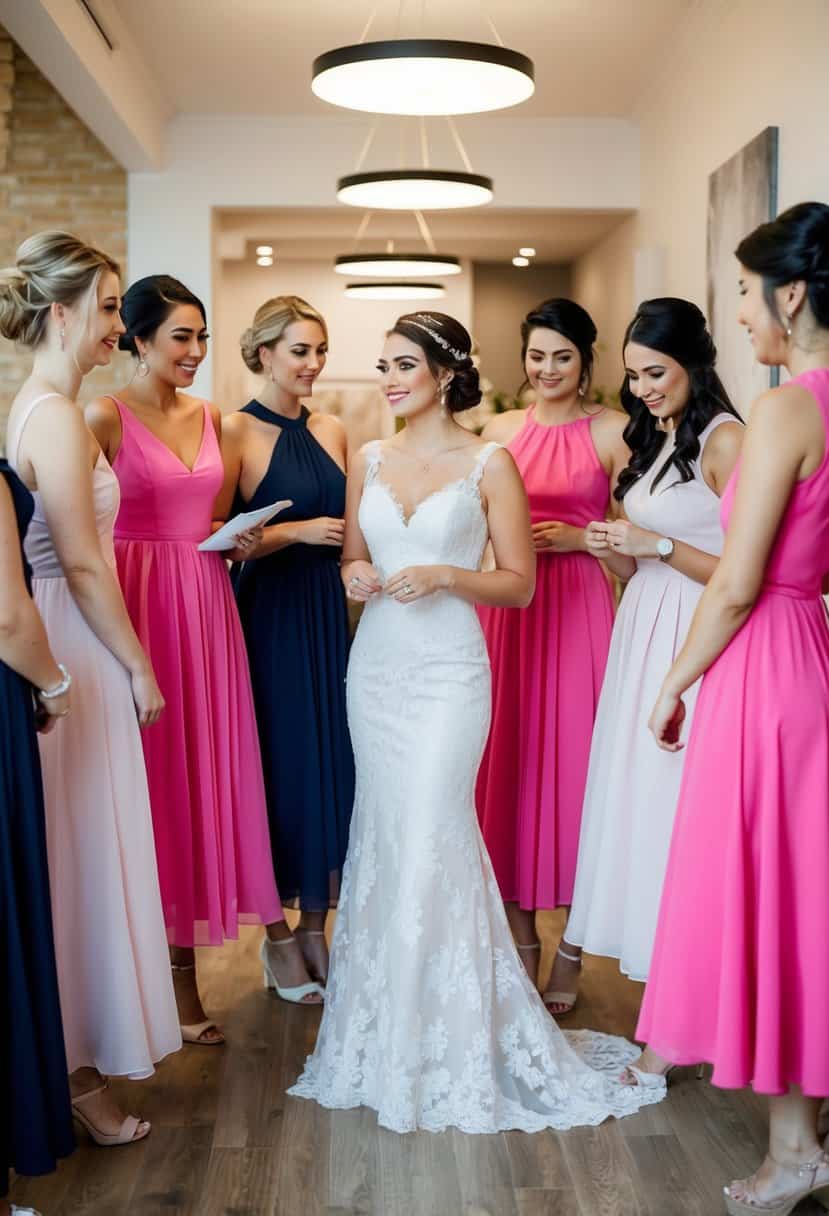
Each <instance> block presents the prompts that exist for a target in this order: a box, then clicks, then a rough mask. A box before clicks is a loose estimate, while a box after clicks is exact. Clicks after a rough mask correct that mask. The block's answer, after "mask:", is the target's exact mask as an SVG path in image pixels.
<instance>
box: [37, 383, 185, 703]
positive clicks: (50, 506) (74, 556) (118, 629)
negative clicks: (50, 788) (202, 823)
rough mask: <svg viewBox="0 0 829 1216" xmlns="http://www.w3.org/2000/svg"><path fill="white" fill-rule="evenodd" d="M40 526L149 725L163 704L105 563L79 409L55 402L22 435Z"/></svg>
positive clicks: (88, 447) (86, 438) (85, 433)
mask: <svg viewBox="0 0 829 1216" xmlns="http://www.w3.org/2000/svg"><path fill="white" fill-rule="evenodd" d="M24 443H25V448H26V456H27V459H28V461H29V463H30V464H31V466H32V468H33V469H34V472H35V477H36V480H37V488H38V490H39V492H40V498H41V502H42V503H43V512H44V515H45V517H46V523H47V526H48V528H49V533H50V536H51V538H52V543H53V544H54V546H55V550H56V552H57V555H58V558H59V560H60V564H61V567H62V568H63V573H64V575H65V577H66V581H67V583H68V584H69V589H70V591H71V592H72V596H73V598H74V600H75V602H76V603H77V605H78V608H79V609H80V611H81V613H82V615H83V617H84V619H85V620H86V622H87V624H88V625H89V627H90V628H91V629H92V631H93V633H95V635H96V637H98V638H99V639H100V641H101V642H103V644H104V645H105V646H106V647H107V649H108V650H110V651H111V652H112V653H113V654H114V655H115V657H116V658H117V659H118V660H119V661H120V662H121V663H122V664H123V665H124V667H126V669H127V671H128V672H129V673H130V676H131V678H132V687H133V696H134V697H135V702H136V707H137V709H138V715H139V720H140V722H141V724H142V726H146V725H149V724H150V723H152V722H155V721H156V719H157V718H158V716H159V714H160V713H161V710H162V709H163V708H164V699H163V697H162V696H161V693H160V692H159V689H158V685H157V684H156V682H155V676H154V675H153V670H152V666H151V664H150V660H149V659H148V657H147V655H146V654H145V652H144V650H143V648H142V646H141V643H140V642H139V640H138V637H137V636H136V633H135V630H134V629H133V627H132V623H131V622H130V618H129V615H128V613H127V609H126V605H125V604H124V597H123V595H122V594H121V588H120V587H119V585H118V580H117V578H116V576H115V573H114V571H113V570H112V569H111V567H110V566H109V565H108V563H107V562H106V560H105V558H104V555H103V552H102V550H101V544H100V540H99V537H98V531H97V527H96V522H95V508H94V502H93V487H92V443H93V441H92V437H91V435H90V432H89V430H88V428H87V427H86V425H85V424H84V420H83V417H82V416H81V413H80V411H79V410H78V409H77V407H76V406H75V405H73V404H72V403H71V402H69V401H67V400H65V399H63V400H59V399H58V398H53V399H50V400H49V401H48V402H45V403H44V404H43V405H41V406H40V407H39V408H38V409H37V410H36V411H35V412H34V413H33V414H32V416H31V418H30V419H29V422H28V423H27V425H26V430H25V432H24Z"/></svg>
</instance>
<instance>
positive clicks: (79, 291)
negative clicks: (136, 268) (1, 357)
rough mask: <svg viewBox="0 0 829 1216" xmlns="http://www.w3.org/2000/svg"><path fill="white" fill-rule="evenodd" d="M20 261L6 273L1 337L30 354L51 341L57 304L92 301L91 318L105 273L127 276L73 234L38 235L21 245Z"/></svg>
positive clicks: (0, 297)
mask: <svg viewBox="0 0 829 1216" xmlns="http://www.w3.org/2000/svg"><path fill="white" fill-rule="evenodd" d="M16 258H17V260H16V262H15V264H14V266H9V267H7V268H6V269H5V270H0V334H2V335H3V337H4V338H8V339H10V341H12V342H19V343H20V344H21V345H23V346H27V347H29V348H30V349H35V348H36V347H38V346H40V344H41V342H42V341H43V339H44V338H45V336H46V327H47V324H48V321H49V315H50V309H51V306H52V305H53V304H64V305H66V306H71V305H75V304H77V303H78V302H79V301H80V300H82V299H83V298H84V297H85V296H86V297H87V298H88V301H89V310H88V314H87V316H88V317H89V316H91V314H92V310H93V307H94V305H93V299H96V296H97V288H98V280H99V279H100V277H101V275H102V274H103V272H104V271H106V270H111V271H112V272H113V274H116V275H118V276H119V277H120V274H121V269H120V267H119V265H118V263H117V262H116V261H115V259H114V258H111V257H110V256H109V254H107V253H104V252H103V251H102V250H101V249H96V248H95V246H94V245H87V243H86V242H85V241H82V240H81V239H80V237H77V236H73V235H72V233H71V232H55V231H50V232H37V233H35V235H34V236H30V237H28V238H27V239H26V240H25V241H24V242H23V243H22V245H20V246H18V249H17V255H16Z"/></svg>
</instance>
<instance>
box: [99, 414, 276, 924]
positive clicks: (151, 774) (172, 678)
mask: <svg viewBox="0 0 829 1216" xmlns="http://www.w3.org/2000/svg"><path fill="white" fill-rule="evenodd" d="M113 400H115V398H113ZM116 404H117V406H118V412H119V414H120V415H121V446H120V448H119V449H118V454H117V455H116V457H115V460H114V461H113V468H114V470H115V473H116V475H117V477H118V481H119V484H120V487H121V509H120V511H119V513H118V519H117V521H116V524H115V556H116V560H117V563H118V575H119V578H120V580H121V586H122V587H123V590H124V598H125V600H126V602H127V608H128V609H129V614H130V617H131V618H132V622H133V625H134V626H135V629H136V632H137V633H138V636H139V638H140V639H141V642H142V644H143V645H144V647H145V648H146V650H147V652H148V653H149V655H150V658H151V659H152V663H153V667H154V669H155V674H156V678H157V680H158V682H159V685H160V687H161V691H162V693H163V694H164V699H165V701H166V703H167V705H166V709H165V710H164V713H163V714H162V716H161V718H160V720H159V721H158V722H157V723H156V724H155V725H154V726H150V727H148V728H147V729H146V730H144V731H143V732H142V739H143V742H144V757H145V760H146V764H147V777H148V780H149V784H150V802H151V805H152V814H153V827H154V830H155V846H156V855H157V857H158V874H159V881H160V884H161V899H162V903H163V906H164V916H165V920H166V924H167V936H168V939H169V941H170V942H171V944H173V945H176V946H194V945H195V946H204V945H217V944H219V943H221V942H222V941H223V940H224V939H225V938H234V937H236V936H237V930H238V924H239V923H240V922H242V923H251V922H253V923H259V922H261V923H263V924H270V923H272V922H273V921H277V920H281V919H282V908H281V905H280V902H279V896H278V894H277V890H276V883H275V881H274V876H273V866H272V862H271V847H270V839H269V834H268V819H267V810H266V806H265V787H264V782H263V778H262V761H261V757H260V753H259V740H258V735H257V731H256V721H255V718H254V712H253V697H252V694H251V686H250V675H249V672H248V665H247V654H246V651H245V644H244V640H243V638H242V631H241V626H240V624H239V617H238V614H237V611H236V603H235V601H234V598H233V592H232V589H231V586H230V578H229V576H228V571H227V566H226V564H225V560H224V558H223V556H222V555H221V554H220V553H200V552H199V550H198V549H197V545H198V542H199V541H201V540H204V538H205V537H206V536H208V535H209V534H210V530H211V524H212V516H213V503H214V501H215V499H216V495H217V494H218V492H219V490H220V488H221V485H222V478H223V468H222V457H221V452H220V450H219V443H218V440H217V438H216V432H215V430H214V427H213V421H212V419H211V416H210V410H209V409H208V407H207V406H206V405H205V407H204V431H203V435H202V441H201V447H200V449H199V453H198V456H197V457H196V462H195V464H194V465H193V468H192V469H188V468H187V466H186V465H184V464H183V463H182V462H181V460H180V459H179V458H178V456H176V455H175V454H174V453H173V452H172V451H170V449H169V448H168V447H167V446H166V444H164V443H162V441H161V440H160V439H158V438H157V436H155V435H154V434H153V433H152V431H150V430H149V429H148V428H147V427H145V426H144V425H143V423H141V422H139V420H138V419H137V418H136V417H135V415H134V414H133V413H132V411H131V410H130V409H128V408H127V407H126V406H125V405H124V404H123V403H122V402H120V401H117V400H116Z"/></svg>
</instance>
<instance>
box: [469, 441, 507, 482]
mask: <svg viewBox="0 0 829 1216" xmlns="http://www.w3.org/2000/svg"><path fill="white" fill-rule="evenodd" d="M503 446H504V445H503V444H502V443H494V442H492V441H490V442H489V443H485V444H484V446H483V447H482V448H481V450H480V452H479V453H478V456H477V459H476V460H475V465H474V467H473V469H472V472H471V473H470V474H469V480H470V482H471V483H472V485H473V486H477V485H480V482H481V478H482V477H483V475H484V469H485V468H486V466H487V462H488V461H489V458H490V456H491V455H492V453H493V452H495V451H497V450H498V448H501V447H503Z"/></svg>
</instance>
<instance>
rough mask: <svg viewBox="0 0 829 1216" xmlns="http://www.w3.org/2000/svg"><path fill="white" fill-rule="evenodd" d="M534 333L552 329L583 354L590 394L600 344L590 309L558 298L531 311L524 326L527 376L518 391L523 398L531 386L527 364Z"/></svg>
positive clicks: (584, 379) (584, 384)
mask: <svg viewBox="0 0 829 1216" xmlns="http://www.w3.org/2000/svg"><path fill="white" fill-rule="evenodd" d="M534 329H552V330H555V332H556V333H557V334H561V335H562V336H563V337H565V338H567V340H568V341H569V342H572V343H573V345H574V346H575V347H576V349H577V350H578V352H579V358H580V359H581V385H580V386H581V387H582V388H583V390H584V392H585V393H587V392H588V391H589V389H590V382H591V380H592V378H593V357H594V356H593V343H594V342H595V341H596V334H597V330H596V325H595V323H594V321H593V318H592V317H591V316H590V313H589V312H588V311H587V309H585V308H582V306H581V304H577V303H576V302H575V300H567V299H565V298H564V297H561V296H559V297H556V298H554V299H552V300H542V302H541V303H540V304H537V305H536V306H535V308H533V309H531V310H530V311H529V312H528V313H527V315H526V317H525V318H524V320H523V321H522V322H521V367H522V368H523V369H524V372H525V379H524V383H523V384H522V385H521V387H520V388H519V390H518V394H519V396H520V395H521V393H523V391H524V389H525V388H526V387H527V385H528V384H529V381H528V380H527V379H526V368H525V360H526V358H527V348H528V346H529V343H530V334H531V333H532V331H533V330H534Z"/></svg>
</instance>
